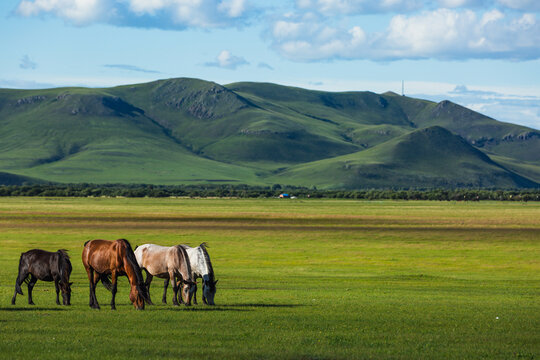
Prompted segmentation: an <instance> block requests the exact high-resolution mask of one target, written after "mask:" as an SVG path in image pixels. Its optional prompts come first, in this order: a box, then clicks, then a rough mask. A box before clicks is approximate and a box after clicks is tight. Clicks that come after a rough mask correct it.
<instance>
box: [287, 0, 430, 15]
mask: <svg viewBox="0 0 540 360" xmlns="http://www.w3.org/2000/svg"><path fill="white" fill-rule="evenodd" d="M422 5H423V4H422V1H420V0H379V1H373V0H297V1H296V6H297V8H298V9H301V10H309V11H316V12H319V13H320V14H325V15H336V14H343V15H344V14H349V15H352V14H362V13H363V14H372V13H384V12H408V11H412V10H417V9H419V8H421V7H422Z"/></svg>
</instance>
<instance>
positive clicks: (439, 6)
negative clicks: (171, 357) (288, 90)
mask: <svg viewBox="0 0 540 360" xmlns="http://www.w3.org/2000/svg"><path fill="white" fill-rule="evenodd" d="M0 34H1V36H0V45H1V49H2V55H1V56H0V87H4V88H44V87H56V86H90V87H104V86H114V85H122V84H130V83H140V82H147V81H152V80H156V79H164V78H171V77H195V78H200V79H205V80H211V81H215V82H217V83H220V84H227V83H231V82H236V81H260V82H274V83H279V84H285V85H293V86H300V87H304V88H310V89H318V90H330V91H351V90H358V91H364V90H369V91H374V92H379V93H380V92H385V91H388V90H391V91H395V92H398V93H399V92H401V81H402V80H404V81H405V93H406V94H407V95H409V96H415V97H421V98H427V99H431V100H436V101H439V100H443V99H449V100H452V101H454V102H457V103H459V104H462V105H465V106H467V107H469V108H471V109H474V110H476V111H480V112H482V113H484V114H486V115H489V116H492V117H494V118H496V119H498V120H501V121H507V122H513V123H518V124H523V125H526V126H530V127H533V128H536V129H540V1H538V0H379V1H367V0H290V1H282V0H274V1H271V2H266V1H255V0H2V1H1V2H0Z"/></svg>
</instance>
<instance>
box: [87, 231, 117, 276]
mask: <svg viewBox="0 0 540 360" xmlns="http://www.w3.org/2000/svg"><path fill="white" fill-rule="evenodd" d="M113 244H114V243H113V242H112V241H109V240H101V239H96V240H90V241H87V242H86V243H85V244H84V249H83V252H82V262H83V265H84V267H85V268H93V269H94V270H95V271H97V272H99V273H103V272H106V271H108V270H110V269H111V265H112V263H113V261H112V260H113V259H111V251H112V247H113Z"/></svg>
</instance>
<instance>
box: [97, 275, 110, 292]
mask: <svg viewBox="0 0 540 360" xmlns="http://www.w3.org/2000/svg"><path fill="white" fill-rule="evenodd" d="M99 280H101V283H102V284H103V286H105V289H107V290H109V291H112V282H111V276H110V275H105V274H100V275H99Z"/></svg>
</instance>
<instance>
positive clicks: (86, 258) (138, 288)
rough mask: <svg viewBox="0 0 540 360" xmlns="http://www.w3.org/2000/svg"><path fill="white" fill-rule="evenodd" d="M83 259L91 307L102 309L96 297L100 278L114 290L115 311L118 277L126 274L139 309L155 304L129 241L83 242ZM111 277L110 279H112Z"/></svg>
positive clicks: (113, 302)
mask: <svg viewBox="0 0 540 360" xmlns="http://www.w3.org/2000/svg"><path fill="white" fill-rule="evenodd" d="M82 262H83V265H84V267H85V269H86V272H87V274H88V280H89V281H90V307H91V308H94V309H99V304H98V301H97V298H96V284H97V283H98V281H99V280H101V282H102V283H103V285H105V287H106V288H107V289H109V290H110V291H111V292H112V300H111V309H112V310H115V309H116V305H115V296H116V290H117V279H118V276H123V275H125V276H127V277H128V279H129V284H130V285H131V291H130V293H129V299H130V300H131V302H132V303H133V306H134V307H135V308H136V309H137V310H143V309H144V303H145V302H146V303H147V304H149V305H153V304H152V301H151V300H150V296H149V294H148V290H147V288H146V285H145V284H144V280H143V276H142V273H141V269H140V268H139V265H138V264H137V260H136V259H135V255H134V254H133V250H132V248H131V245H130V244H129V242H128V241H127V240H125V239H118V240H116V241H108V240H90V241H87V242H86V243H84V249H83V252H82ZM109 277H111V281H109Z"/></svg>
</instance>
